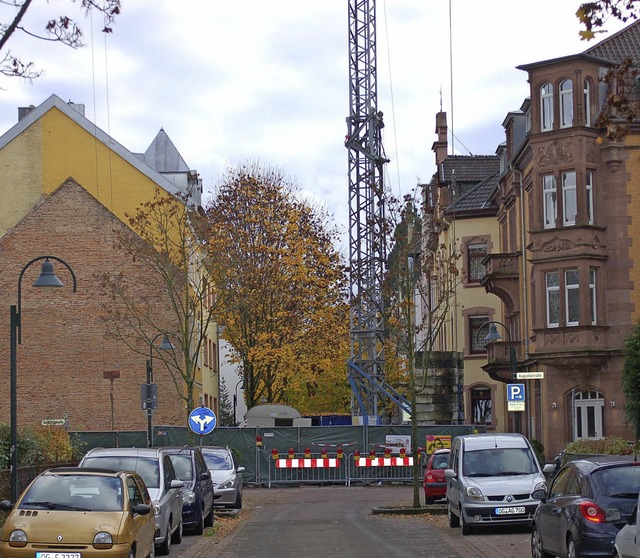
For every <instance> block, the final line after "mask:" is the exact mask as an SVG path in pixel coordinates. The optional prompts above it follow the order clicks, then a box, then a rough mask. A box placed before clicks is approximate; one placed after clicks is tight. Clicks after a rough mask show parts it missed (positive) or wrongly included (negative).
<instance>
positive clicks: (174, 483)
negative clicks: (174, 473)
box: [169, 479, 184, 488]
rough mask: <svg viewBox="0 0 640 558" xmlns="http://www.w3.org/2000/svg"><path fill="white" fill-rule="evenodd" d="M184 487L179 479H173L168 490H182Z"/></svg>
mask: <svg viewBox="0 0 640 558" xmlns="http://www.w3.org/2000/svg"><path fill="white" fill-rule="evenodd" d="M183 486H184V482H183V481H181V480H180V479H173V480H172V481H171V484H170V485H169V488H182V487H183Z"/></svg>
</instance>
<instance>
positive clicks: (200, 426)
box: [189, 407, 217, 436]
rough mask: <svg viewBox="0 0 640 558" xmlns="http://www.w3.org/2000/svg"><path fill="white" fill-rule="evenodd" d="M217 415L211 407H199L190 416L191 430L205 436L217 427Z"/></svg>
mask: <svg viewBox="0 0 640 558" xmlns="http://www.w3.org/2000/svg"><path fill="white" fill-rule="evenodd" d="M216 422H217V421H216V414H215V413H214V412H213V411H212V410H211V409H209V407H198V408H197V409H194V410H193V411H191V413H190V414H189V428H191V430H193V431H194V432H195V433H196V434H199V435H200V436H204V435H205V434H209V432H211V431H213V429H214V428H215V427H216Z"/></svg>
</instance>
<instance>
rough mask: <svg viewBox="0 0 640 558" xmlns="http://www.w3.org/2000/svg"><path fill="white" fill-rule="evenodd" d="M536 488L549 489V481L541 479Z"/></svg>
mask: <svg viewBox="0 0 640 558" xmlns="http://www.w3.org/2000/svg"><path fill="white" fill-rule="evenodd" d="M534 490H545V491H546V490H547V483H546V482H544V481H540V482H539V483H538V484H536V487H535V488H534Z"/></svg>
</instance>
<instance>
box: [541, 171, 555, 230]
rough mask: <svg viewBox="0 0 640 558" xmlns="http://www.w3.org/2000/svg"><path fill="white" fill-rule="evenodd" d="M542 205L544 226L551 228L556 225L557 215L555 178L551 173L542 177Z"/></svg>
mask: <svg viewBox="0 0 640 558" xmlns="http://www.w3.org/2000/svg"><path fill="white" fill-rule="evenodd" d="M542 191H543V198H542V205H543V209H542V211H543V214H544V228H545V229H553V228H555V226H556V218H557V216H558V205H557V192H556V178H555V176H553V175H552V174H547V175H545V176H543V177H542Z"/></svg>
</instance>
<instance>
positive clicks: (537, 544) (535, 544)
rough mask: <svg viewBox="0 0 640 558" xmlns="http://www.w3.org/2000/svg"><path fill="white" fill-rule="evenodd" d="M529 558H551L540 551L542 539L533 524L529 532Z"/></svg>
mask: <svg viewBox="0 0 640 558" xmlns="http://www.w3.org/2000/svg"><path fill="white" fill-rule="evenodd" d="M531 557H532V558H553V555H552V554H549V553H548V552H545V551H544V550H542V537H541V536H540V531H539V530H538V526H537V525H536V524H535V523H534V524H533V528H532V530H531Z"/></svg>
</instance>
